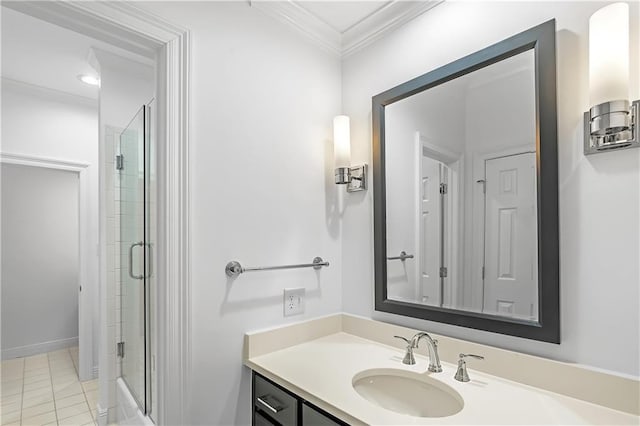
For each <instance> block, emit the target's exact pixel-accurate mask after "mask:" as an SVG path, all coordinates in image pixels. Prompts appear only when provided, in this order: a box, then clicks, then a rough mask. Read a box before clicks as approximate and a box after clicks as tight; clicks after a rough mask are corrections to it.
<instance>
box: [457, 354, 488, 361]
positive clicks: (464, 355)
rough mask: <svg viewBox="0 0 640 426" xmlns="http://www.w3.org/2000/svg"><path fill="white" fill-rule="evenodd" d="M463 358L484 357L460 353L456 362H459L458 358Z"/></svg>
mask: <svg viewBox="0 0 640 426" xmlns="http://www.w3.org/2000/svg"><path fill="white" fill-rule="evenodd" d="M465 358H475V359H484V357H483V356H482V355H474V354H460V359H459V360H458V362H460V360H463V359H465Z"/></svg>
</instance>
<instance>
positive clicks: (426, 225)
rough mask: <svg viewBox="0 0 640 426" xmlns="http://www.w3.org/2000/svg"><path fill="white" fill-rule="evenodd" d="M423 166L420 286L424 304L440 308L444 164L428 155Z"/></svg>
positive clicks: (423, 161)
mask: <svg viewBox="0 0 640 426" xmlns="http://www.w3.org/2000/svg"><path fill="white" fill-rule="evenodd" d="M420 164H421V167H420V189H419V209H418V210H419V211H418V215H419V223H420V226H419V239H420V241H419V247H420V248H419V253H418V259H419V262H418V265H417V266H418V283H419V284H418V285H419V290H420V292H421V299H422V303H424V304H427V305H433V306H440V304H441V295H440V264H441V260H440V238H441V221H442V218H441V217H440V216H441V205H440V183H441V182H442V178H441V176H442V165H441V164H440V162H438V161H436V160H433V159H431V158H429V157H425V156H424V155H423V156H421V161H420Z"/></svg>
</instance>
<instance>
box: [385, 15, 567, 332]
mask: <svg viewBox="0 0 640 426" xmlns="http://www.w3.org/2000/svg"><path fill="white" fill-rule="evenodd" d="M373 182H374V226H375V278H376V282H375V293H376V298H375V308H376V310H378V311H383V312H389V313H394V314H400V315H405V316H411V317H416V318H422V319H428V320H433V321H438V322H445V323H449V324H455V325H460V326H465V327H471V328H476V329H481V330H487V331H493V332H498V333H503V334H509V335H515V336H520V337H526V338H530V339H536V340H542V341H548V342H555V343H559V341H560V336H559V334H560V333H559V285H558V282H559V268H558V263H559V261H558V164H557V130H556V67H555V21H553V20H552V21H549V22H546V23H544V24H542V25H539V26H537V27H534V28H531V29H529V30H527V31H525V32H523V33H520V34H517V35H515V36H513V37H510V38H508V39H506V40H504V41H502V42H500V43H497V44H495V45H493V46H490V47H487V48H486V49H483V50H481V51H479V52H476V53H474V54H471V55H469V56H467V57H464V58H462V59H459V60H457V61H455V62H452V63H450V64H448V65H445V66H443V67H441V68H438V69H436V70H433V71H430V72H428V73H426V74H424V75H422V76H420V77H417V78H415V79H413V80H410V81H408V82H406V83H403V84H401V85H399V86H397V87H394V88H392V89H390V90H387V91H385V92H383V93H381V94H379V95H376V96H374V97H373Z"/></svg>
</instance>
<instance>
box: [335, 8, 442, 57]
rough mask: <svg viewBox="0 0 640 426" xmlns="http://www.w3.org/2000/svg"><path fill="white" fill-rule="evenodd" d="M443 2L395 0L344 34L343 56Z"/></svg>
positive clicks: (352, 52) (350, 53) (354, 51)
mask: <svg viewBox="0 0 640 426" xmlns="http://www.w3.org/2000/svg"><path fill="white" fill-rule="evenodd" d="M443 2H444V0H426V1H418V2H413V1H400V0H395V1H394V2H392V3H390V4H389V5H387V6H385V7H383V8H381V9H379V10H377V11H376V12H374V13H373V14H371V15H369V16H368V17H367V18H366V19H363V20H362V21H360V22H358V23H357V24H356V25H354V26H353V27H351V28H349V29H348V30H347V31H345V32H344V33H343V34H342V57H347V56H349V55H352V54H354V53H356V52H357V51H359V50H360V49H362V48H364V47H365V46H368V45H369V44H371V43H373V42H375V41H376V40H378V39H380V38H382V37H384V36H385V35H387V34H389V33H391V32H393V31H394V30H396V29H397V28H399V27H401V26H402V25H404V24H406V23H407V22H409V21H411V20H413V19H415V18H417V17H418V16H420V15H422V14H423V13H425V12H426V11H428V10H430V9H433V8H434V7H436V6H437V5H439V4H440V3H443Z"/></svg>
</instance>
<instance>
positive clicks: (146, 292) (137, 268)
mask: <svg viewBox="0 0 640 426" xmlns="http://www.w3.org/2000/svg"><path fill="white" fill-rule="evenodd" d="M151 108H152V104H149V105H144V106H142V108H140V110H139V111H138V113H137V114H136V115H135V117H134V118H133V119H132V120H131V122H130V123H129V125H128V126H127V128H126V129H125V130H124V131H123V132H122V133H121V134H120V138H119V141H118V144H119V146H118V150H117V152H118V155H117V157H116V168H117V170H118V173H117V176H116V194H117V195H116V197H117V199H118V201H117V202H116V206H117V207H116V208H117V209H119V211H118V212H117V213H118V216H119V219H120V222H119V232H120V238H119V241H120V242H119V245H120V269H119V271H120V327H121V330H120V335H121V339H120V342H119V343H118V359H119V362H120V376H121V378H122V380H123V381H124V383H125V385H126V388H127V389H128V390H129V392H130V393H131V396H132V397H133V399H135V401H136V402H137V404H138V407H139V409H140V411H141V412H142V413H144V414H146V415H148V416H152V413H154V411H155V410H154V405H155V404H154V391H155V342H154V340H155V339H154V338H153V337H154V336H155V334H154V333H155V309H154V301H155V294H154V289H155V285H156V278H155V277H156V275H155V258H154V256H155V243H156V235H157V227H156V213H155V210H156V209H155V207H156V177H155V155H154V154H155V150H154V146H153V140H154V139H155V138H152V132H151V129H152V127H151V122H152V115H151V110H152V109H151Z"/></svg>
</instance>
